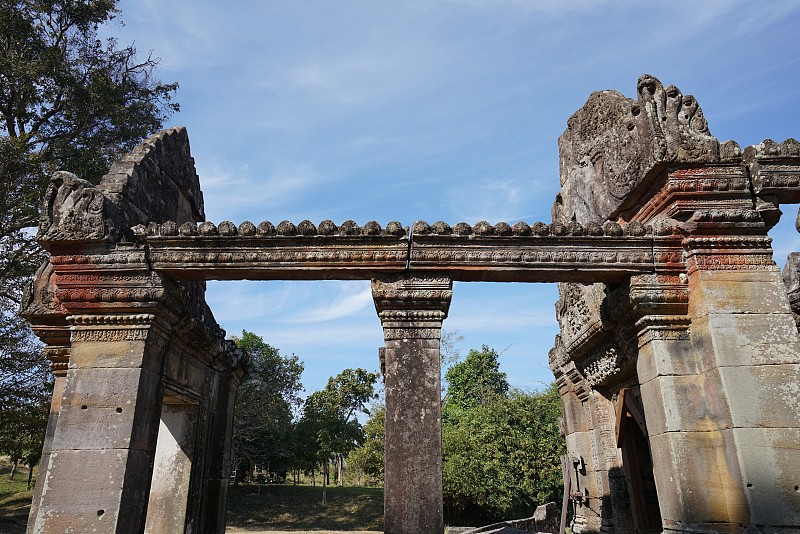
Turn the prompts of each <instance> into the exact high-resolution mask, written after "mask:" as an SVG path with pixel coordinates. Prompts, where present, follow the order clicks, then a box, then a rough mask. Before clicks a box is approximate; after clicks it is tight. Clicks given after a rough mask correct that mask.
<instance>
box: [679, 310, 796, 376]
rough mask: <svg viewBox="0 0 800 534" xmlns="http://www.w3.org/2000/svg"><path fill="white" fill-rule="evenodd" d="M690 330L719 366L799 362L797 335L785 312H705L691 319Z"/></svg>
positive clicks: (792, 320)
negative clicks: (708, 349) (709, 351)
mask: <svg viewBox="0 0 800 534" xmlns="http://www.w3.org/2000/svg"><path fill="white" fill-rule="evenodd" d="M692 334H693V336H695V337H696V339H697V340H702V343H703V344H704V345H705V346H706V347H708V346H709V345H710V346H711V348H712V349H713V353H714V354H713V357H714V360H715V364H716V366H719V367H727V366H736V365H760V364H767V365H771V364H781V363H798V362H800V339H798V335H797V327H796V326H795V322H794V319H793V317H792V316H791V315H788V314H783V313H772V314H768V313H765V314H725V315H721V314H712V315H707V316H704V317H700V318H698V319H695V320H694V321H693V322H692Z"/></svg>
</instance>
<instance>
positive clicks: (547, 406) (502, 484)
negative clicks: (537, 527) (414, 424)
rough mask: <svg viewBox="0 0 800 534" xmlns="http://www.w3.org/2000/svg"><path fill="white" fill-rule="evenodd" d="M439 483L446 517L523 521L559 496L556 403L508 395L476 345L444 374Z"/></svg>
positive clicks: (490, 352) (554, 395)
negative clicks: (440, 479) (440, 482)
mask: <svg viewBox="0 0 800 534" xmlns="http://www.w3.org/2000/svg"><path fill="white" fill-rule="evenodd" d="M445 378H446V381H447V384H448V388H447V393H446V395H445V399H444V404H443V406H442V481H443V493H444V502H445V506H446V511H447V514H448V515H449V516H450V517H455V516H458V517H459V519H460V520H461V521H464V520H467V521H469V520H473V521H476V522H483V523H486V522H491V521H494V520H500V519H508V518H510V517H513V516H516V517H522V516H526V515H527V516H530V515H531V514H532V513H533V510H534V508H535V507H536V505H538V504H543V503H545V502H548V501H549V500H553V499H556V498H557V496H558V495H559V492H560V490H561V460H560V458H561V454H562V453H563V452H562V451H563V448H564V443H563V439H562V438H561V436H560V434H559V431H558V418H559V417H560V416H561V400H560V397H559V395H558V391H557V389H555V387H554V386H551V387H550V388H549V389H548V390H547V391H545V392H544V393H533V394H527V393H523V392H520V391H517V390H512V389H511V388H510V386H509V383H508V379H507V377H506V374H505V373H503V372H502V371H500V363H499V354H498V353H497V351H495V350H494V349H492V348H490V347H487V346H486V345H484V346H483V347H482V348H481V350H480V351H477V350H470V351H469V353H468V354H467V357H466V358H465V359H464V360H463V361H460V362H457V363H455V364H453V365H452V366H451V367H450V368H449V369H448V370H447V372H446V373H445Z"/></svg>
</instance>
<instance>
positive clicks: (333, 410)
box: [299, 369, 378, 503]
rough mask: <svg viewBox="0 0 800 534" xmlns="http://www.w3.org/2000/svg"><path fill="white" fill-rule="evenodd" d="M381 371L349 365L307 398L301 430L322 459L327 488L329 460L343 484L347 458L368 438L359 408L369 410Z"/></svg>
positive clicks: (319, 460) (363, 410) (300, 424)
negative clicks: (351, 367) (358, 415)
mask: <svg viewBox="0 0 800 534" xmlns="http://www.w3.org/2000/svg"><path fill="white" fill-rule="evenodd" d="M377 380H378V374H377V373H371V372H368V371H366V370H365V369H345V370H344V371H342V372H341V373H339V374H338V375H336V376H333V377H331V378H329V379H328V384H327V385H326V386H325V388H324V389H322V390H320V391H315V392H314V393H312V394H311V395H309V396H308V398H307V399H306V402H305V405H304V407H303V417H302V419H301V421H300V423H299V426H300V428H301V431H302V432H303V433H305V434H306V435H308V436H311V437H312V439H313V444H314V449H313V450H312V451H311V454H312V456H314V457H315V459H316V460H317V461H318V462H319V463H321V465H322V470H323V479H322V480H323V503H324V502H325V493H324V488H326V487H327V485H328V483H329V478H330V475H329V464H330V461H331V460H335V461H336V466H337V471H336V472H337V476H338V477H337V478H338V483H339V485H342V482H343V481H342V466H343V458H344V456H345V455H347V454H348V453H349V452H350V451H352V450H353V449H355V448H356V447H358V446H359V445H360V444H361V443H362V442H363V441H364V431H363V429H362V428H361V424H360V423H359V422H358V419H357V418H356V414H357V413H358V412H362V413H369V411H368V410H367V409H366V406H367V403H369V401H371V400H372V399H374V398H376V397H377V395H376V394H375V383H376V382H377Z"/></svg>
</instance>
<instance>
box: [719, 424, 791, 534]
mask: <svg viewBox="0 0 800 534" xmlns="http://www.w3.org/2000/svg"><path fill="white" fill-rule="evenodd" d="M733 434H734V437H735V439H736V446H737V448H738V454H739V458H740V460H741V463H742V470H743V472H744V482H745V491H746V494H747V500H748V502H749V503H750V510H751V517H750V522H751V523H754V524H757V525H768V526H771V527H795V528H796V527H797V526H798V525H800V489H798V488H799V487H800V463H798V461H797V460H798V450H800V445H799V444H800V428H736V429H734V430H733Z"/></svg>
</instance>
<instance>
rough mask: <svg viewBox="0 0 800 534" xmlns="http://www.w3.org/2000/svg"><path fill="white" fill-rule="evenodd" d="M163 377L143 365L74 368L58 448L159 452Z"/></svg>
mask: <svg viewBox="0 0 800 534" xmlns="http://www.w3.org/2000/svg"><path fill="white" fill-rule="evenodd" d="M161 397H162V390H161V380H160V378H159V377H158V375H156V374H154V373H151V372H149V371H146V370H143V369H79V370H70V371H69V372H68V375H67V382H66V386H65V390H64V396H63V401H62V407H61V414H60V415H59V418H58V423H57V427H56V434H55V436H54V439H53V449H54V450H67V449H139V450H144V451H153V449H154V447H155V442H156V440H155V436H156V433H157V431H158V416H159V413H160V410H161V402H160V399H161Z"/></svg>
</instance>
